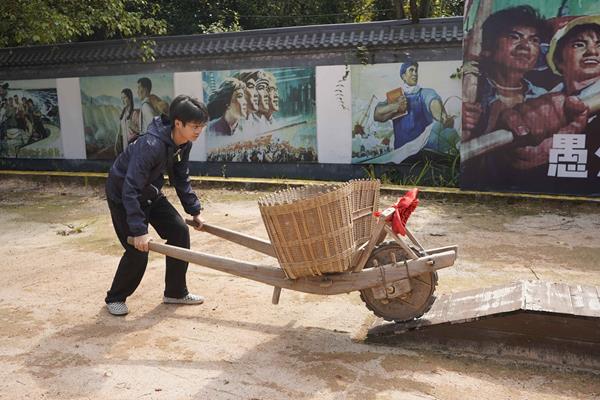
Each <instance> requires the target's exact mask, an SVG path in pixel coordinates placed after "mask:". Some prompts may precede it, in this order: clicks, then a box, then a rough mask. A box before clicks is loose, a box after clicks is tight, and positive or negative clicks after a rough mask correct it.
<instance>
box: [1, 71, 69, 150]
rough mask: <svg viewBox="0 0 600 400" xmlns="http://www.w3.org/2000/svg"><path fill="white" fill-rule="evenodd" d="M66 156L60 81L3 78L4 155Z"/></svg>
mask: <svg viewBox="0 0 600 400" xmlns="http://www.w3.org/2000/svg"><path fill="white" fill-rule="evenodd" d="M62 156H63V152H62V141H61V132H60V117H59V112H58V96H57V93H56V81H55V80H28V81H16V80H15V81H6V82H0V157H7V158H61V157H62Z"/></svg>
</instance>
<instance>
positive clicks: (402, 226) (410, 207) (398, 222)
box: [375, 188, 419, 236]
mask: <svg viewBox="0 0 600 400" xmlns="http://www.w3.org/2000/svg"><path fill="white" fill-rule="evenodd" d="M418 194H419V189H417V188H414V189H411V190H409V191H408V192H406V194H405V195H404V196H402V197H400V198H399V199H398V202H397V203H396V204H394V205H393V206H392V207H394V208H395V210H394V213H393V214H392V215H390V216H389V217H388V218H387V221H391V222H392V230H393V231H394V233H396V234H399V235H402V236H404V235H406V222H407V221H408V217H410V214H412V212H413V211H414V210H415V208H417V206H418V205H419V199H417V195H418ZM379 215H381V213H380V212H377V213H375V216H376V217H378V216H379Z"/></svg>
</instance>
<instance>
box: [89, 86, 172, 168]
mask: <svg viewBox="0 0 600 400" xmlns="http://www.w3.org/2000/svg"><path fill="white" fill-rule="evenodd" d="M80 85H81V104H82V109H83V124H84V134H85V149H86V154H87V158H88V159H113V158H115V157H116V156H117V155H118V154H119V153H121V152H122V151H123V150H124V149H125V148H126V147H127V145H128V144H129V143H132V142H133V141H134V140H135V139H137V137H138V136H140V135H143V134H144V133H145V132H146V130H147V128H148V125H149V124H150V122H151V121H152V118H154V117H155V116H158V115H160V114H166V115H168V113H169V104H170V103H171V100H172V98H173V92H174V89H173V74H146V75H122V76H96V77H86V78H80Z"/></svg>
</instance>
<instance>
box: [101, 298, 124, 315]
mask: <svg viewBox="0 0 600 400" xmlns="http://www.w3.org/2000/svg"><path fill="white" fill-rule="evenodd" d="M106 308H107V309H108V312H109V313H111V314H112V315H127V314H128V313H129V309H128V308H127V304H125V302H124V301H115V302H114V303H107V304H106Z"/></svg>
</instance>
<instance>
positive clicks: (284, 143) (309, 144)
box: [202, 68, 317, 163]
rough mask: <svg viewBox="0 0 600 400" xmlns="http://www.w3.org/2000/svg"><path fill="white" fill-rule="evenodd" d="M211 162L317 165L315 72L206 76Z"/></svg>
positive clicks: (235, 72)
mask: <svg viewBox="0 0 600 400" xmlns="http://www.w3.org/2000/svg"><path fill="white" fill-rule="evenodd" d="M202 76H203V87H204V102H205V103H206V104H207V106H208V112H209V114H210V116H211V121H210V123H209V125H208V127H207V129H206V146H207V161H231V162H269V163H270V162H316V161H317V130H316V117H315V107H316V106H315V69H314V68H277V69H257V70H244V71H238V70H231V71H209V72H204V73H203V74H202Z"/></svg>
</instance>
